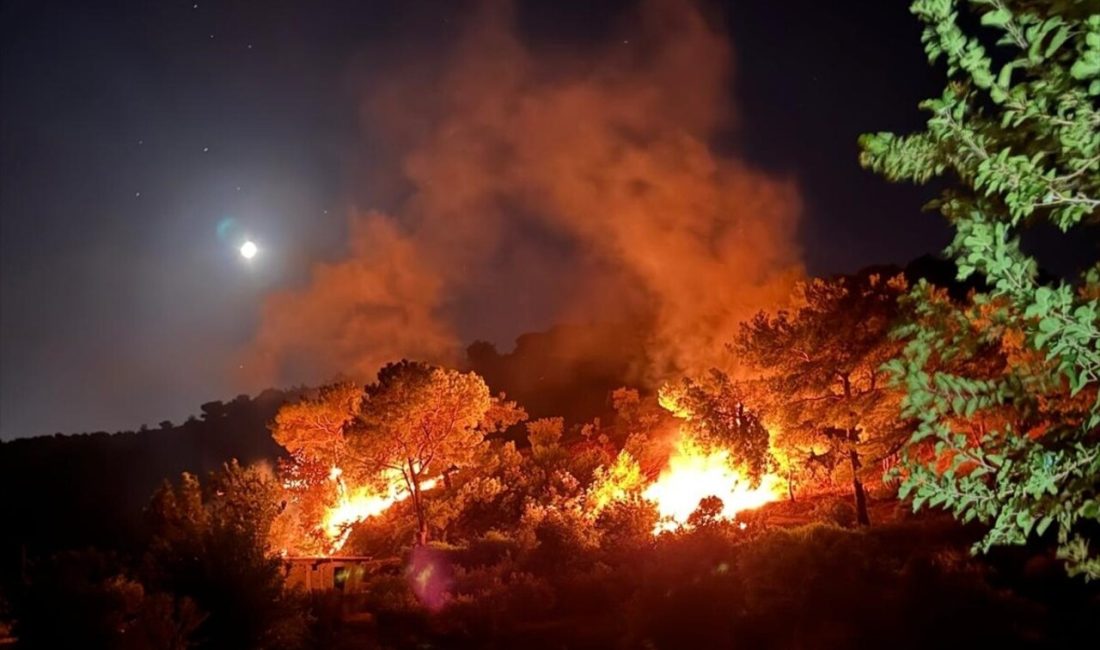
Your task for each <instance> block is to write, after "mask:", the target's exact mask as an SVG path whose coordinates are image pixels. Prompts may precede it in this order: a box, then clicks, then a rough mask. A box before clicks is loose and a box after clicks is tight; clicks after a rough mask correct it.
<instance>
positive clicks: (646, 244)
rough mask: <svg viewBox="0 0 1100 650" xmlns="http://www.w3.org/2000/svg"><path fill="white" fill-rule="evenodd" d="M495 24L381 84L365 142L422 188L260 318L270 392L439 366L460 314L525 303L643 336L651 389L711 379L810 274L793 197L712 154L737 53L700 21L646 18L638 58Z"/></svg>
mask: <svg viewBox="0 0 1100 650" xmlns="http://www.w3.org/2000/svg"><path fill="white" fill-rule="evenodd" d="M501 6H502V5H501V3H491V4H488V5H487V6H486V7H485V8H483V10H482V11H480V12H478V13H477V14H476V15H475V16H474V17H473V18H472V19H471V22H470V24H469V26H468V29H467V30H466V32H465V35H464V37H463V38H462V39H460V41H459V43H458V45H457V46H456V48H455V51H454V53H453V55H452V56H451V57H449V58H448V61H449V64H448V66H449V67H448V69H446V70H445V71H444V72H443V74H442V75H441V76H440V75H433V76H432V82H431V83H430V84H428V83H418V82H416V81H410V79H417V78H420V77H418V76H417V75H402V76H401V78H399V79H388V80H381V81H378V82H376V83H374V84H372V85H371V88H370V91H369V92H370V93H371V94H370V96H369V99H368V102H367V107H368V108H367V111H366V113H367V116H368V121H369V126H370V128H372V129H375V130H378V131H380V132H382V133H386V134H389V140H388V142H387V145H388V146H387V150H396V151H400V152H403V155H402V159H401V164H400V166H401V170H402V173H403V175H404V181H405V182H407V184H408V187H409V188H410V189H411V192H409V193H408V198H407V200H406V201H405V202H404V203H403V205H402V206H401V207H400V208H399V209H397V210H395V211H394V213H393V214H390V215H382V214H378V213H372V214H369V215H367V216H356V217H353V218H352V226H351V231H352V241H351V244H350V247H349V251H348V257H347V258H346V259H345V260H343V261H341V262H337V263H334V264H324V265H318V267H317V268H316V269H315V270H314V273H313V275H312V278H311V281H310V282H309V284H308V285H307V286H305V287H304V288H302V289H301V290H294V291H287V292H283V293H279V294H277V295H274V296H272V297H271V298H270V299H269V300H268V302H267V305H266V307H265V309H264V312H263V318H262V323H261V326H260V329H259V333H258V335H257V338H256V340H255V343H254V346H253V353H254V354H255V355H256V356H257V357H259V358H258V359H257V360H258V361H260V362H262V363H263V364H264V368H265V369H266V371H267V374H268V377H266V379H268V380H269V381H270V380H274V381H283V382H286V381H303V380H305V381H310V380H316V379H322V378H326V377H328V376H331V375H333V374H336V373H354V374H356V375H360V376H369V374H370V373H371V372H373V371H374V370H375V369H377V367H378V365H380V364H381V363H382V362H384V361H386V360H389V359H394V358H399V357H402V356H415V357H421V358H429V359H441V358H442V357H445V356H446V355H447V354H449V353H451V352H452V351H453V350H455V349H456V342H457V341H458V339H459V338H460V337H459V336H457V335H456V327H457V326H458V324H459V323H458V320H460V319H459V318H458V316H456V314H457V315H461V314H463V306H464V305H467V306H468V305H471V304H476V305H477V306H478V308H477V309H466V311H467V312H470V311H472V312H474V313H473V314H472V315H470V314H466V316H467V317H469V318H472V319H473V320H474V321H475V322H474V323H473V325H472V326H470V325H469V324H468V323H463V325H464V327H467V328H468V329H471V330H473V331H485V330H487V329H490V328H491V326H492V324H493V323H487V322H485V321H486V320H487V319H491V320H493V322H498V321H501V320H504V321H506V322H507V323H509V324H513V323H516V319H517V317H516V314H517V313H521V312H522V313H526V311H524V310H529V308H530V305H529V303H530V302H531V301H536V302H537V301H543V302H544V304H547V305H551V304H552V307H553V311H554V313H555V314H556V316H557V317H558V318H560V319H567V320H568V319H573V320H576V319H580V320H592V319H594V318H597V319H598V318H608V319H611V320H621V319H623V318H624V317H628V318H633V319H635V320H636V321H637V322H638V323H639V328H645V331H646V332H647V338H648V340H649V346H648V347H649V348H650V350H651V354H650V357H651V359H652V361H653V363H654V366H655V368H657V369H659V370H658V374H664V373H666V372H669V371H674V370H687V369H693V368H702V367H709V366H711V365H714V363H715V359H716V355H720V354H721V353H722V344H723V343H724V342H725V341H726V340H728V338H729V336H730V335H731V333H732V332H734V331H735V326H736V323H737V322H738V321H739V320H741V319H742V318H744V317H746V316H748V315H750V314H751V313H753V312H754V311H756V310H757V309H759V308H761V307H764V306H769V305H771V304H774V302H775V301H776V300H777V299H778V298H779V297H780V296H783V295H786V293H787V289H788V288H789V284H790V282H791V281H792V280H793V279H794V278H796V277H797V276H798V275H800V273H801V267H800V264H799V256H798V251H797V248H796V246H795V244H794V237H795V225H796V216H797V212H798V203H799V202H798V197H797V193H796V191H795V188H794V187H793V186H792V184H791V183H789V182H785V181H779V180H776V179H773V178H770V177H768V176H766V175H764V174H763V173H761V172H759V171H756V170H753V169H752V168H750V167H749V166H748V165H746V164H745V163H744V162H742V161H739V160H736V159H734V158H731V157H727V156H719V155H716V154H715V153H714V151H713V150H712V142H713V141H714V140H715V139H716V138H717V137H718V136H719V135H720V134H723V133H724V132H726V130H727V129H728V127H730V125H731V123H732V122H731V117H732V116H731V115H730V111H729V81H730V60H731V52H730V47H729V43H728V42H727V39H726V37H725V36H724V35H722V34H720V33H718V32H716V31H715V30H714V29H713V28H712V27H711V26H709V25H708V24H707V22H706V21H705V20H704V18H703V17H702V16H701V15H700V14H699V13H698V12H697V11H696V10H695V9H694V8H693V6H692V5H690V4H688V3H685V2H675V1H672V0H653V1H649V2H644V3H643V4H642V6H641V8H640V10H639V11H638V14H637V16H635V17H634V18H633V19H632V20H631V21H629V24H628V25H627V26H626V29H625V32H624V33H626V34H628V35H629V38H628V39H626V40H628V41H629V43H623V40H624V39H622V38H620V39H610V43H611V44H610V45H608V46H605V47H603V48H602V49H600V50H594V49H589V50H587V51H585V52H583V53H581V54H576V55H574V56H565V57H563V56H562V55H561V53H560V52H555V53H553V54H552V55H551V54H547V53H546V52H542V51H537V50H534V49H533V48H531V47H528V46H525V45H524V43H522V42H521V40H520V38H519V36H518V35H517V30H516V29H515V27H514V21H513V17H512V15H511V12H510V11H509V9H508V8H507V7H506V6H505V8H503V9H502V8H501ZM531 233H535V234H533V235H532V234H531ZM550 239H553V240H554V241H557V242H562V243H563V244H562V245H563V246H564V247H565V248H567V249H568V252H567V253H566V254H565V257H561V256H560V255H557V254H554V253H548V252H547V250H546V246H545V245H544V244H540V242H544V241H545V240H550ZM555 291H556V292H557V294H556V295H551V294H554V292H555ZM486 294H491V295H492V299H491V300H486V299H485V296H486ZM547 301H550V302H547ZM486 303H491V305H490V306H489V307H486V308H482V306H483V305H485V304H486ZM479 317H480V318H481V319H482V320H481V321H478V320H477V319H478V318H479ZM549 324H550V323H545V325H549ZM514 326H516V327H519V325H518V324H517V325H514ZM519 333H520V332H519V331H516V332H515V334H519ZM255 361H256V360H254V361H253V362H254V363H255Z"/></svg>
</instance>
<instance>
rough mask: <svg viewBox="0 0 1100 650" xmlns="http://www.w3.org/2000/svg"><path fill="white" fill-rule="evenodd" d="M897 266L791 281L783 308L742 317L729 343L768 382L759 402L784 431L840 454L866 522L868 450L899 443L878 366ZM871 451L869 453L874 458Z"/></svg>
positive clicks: (886, 347) (887, 343) (892, 400)
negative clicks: (790, 303)
mask: <svg viewBox="0 0 1100 650" xmlns="http://www.w3.org/2000/svg"><path fill="white" fill-rule="evenodd" d="M905 287H906V282H905V278H904V277H903V276H901V275H898V276H894V277H886V276H884V275H881V274H878V273H873V272H872V273H866V274H863V275H858V276H840V277H837V278H834V279H831V280H823V279H814V280H812V281H810V282H807V283H804V284H802V285H800V286H799V288H798V289H797V291H796V295H795V303H796V304H797V305H798V306H797V307H796V308H795V309H793V310H790V311H785V310H784V311H778V312H776V313H774V314H769V313H766V312H761V313H759V314H757V315H756V317H754V318H753V319H752V320H751V321H750V322H748V323H744V324H742V326H741V331H740V332H739V334H738V336H737V339H736V341H735V342H734V343H733V345H732V347H733V350H734V351H735V352H736V353H737V354H738V355H739V358H740V359H741V361H742V362H743V363H745V364H746V365H748V366H749V367H751V368H753V369H755V370H756V371H757V372H758V373H760V376H761V377H762V381H763V383H764V385H765V386H766V387H767V389H766V390H765V391H764V392H763V394H764V397H763V398H762V408H763V409H764V410H765V411H766V412H767V413H768V414H769V416H770V417H771V418H772V419H774V420H775V421H776V423H777V425H778V428H779V429H780V430H781V431H783V432H784V434H785V435H786V436H788V437H789V436H797V435H802V436H811V437H815V438H817V439H819V440H823V441H826V442H828V443H829V444H830V445H837V446H838V447H839V448H840V449H841V450H842V451H843V453H844V455H846V456H847V457H848V460H849V464H850V468H851V474H852V489H853V492H854V498H855V502H856V511H857V516H858V518H859V521H860V523H863V524H867V523H869V521H870V519H869V517H868V514H867V504H866V496H865V494H864V489H863V480H862V478H861V474H862V468H863V466H864V464H865V462H866V456H867V455H870V454H874V455H877V456H879V457H882V456H885V455H887V454H889V453H891V452H892V451H896V448H897V447H898V446H900V445H899V444H898V441H899V439H903V438H901V437H900V435H899V434H900V431H901V430H903V429H902V428H901V427H902V426H903V423H901V422H899V420H898V418H897V404H898V399H897V391H895V390H891V389H890V388H889V387H888V386H887V384H886V381H885V377H884V376H883V373H882V372H881V370H880V367H881V366H882V364H883V363H884V362H885V361H887V360H889V359H891V358H892V357H893V356H894V355H896V354H897V352H898V349H899V345H898V344H897V343H896V342H895V341H893V340H892V339H891V338H890V336H889V334H890V330H891V328H893V327H894V325H895V324H896V323H897V319H898V309H899V308H898V298H899V296H900V295H901V294H902V292H903V291H904V289H905ZM876 460H877V459H876Z"/></svg>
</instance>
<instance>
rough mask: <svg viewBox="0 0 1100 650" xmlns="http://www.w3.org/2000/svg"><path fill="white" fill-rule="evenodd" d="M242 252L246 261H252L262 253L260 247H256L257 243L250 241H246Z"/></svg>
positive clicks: (242, 246)
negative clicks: (257, 254)
mask: <svg viewBox="0 0 1100 650" xmlns="http://www.w3.org/2000/svg"><path fill="white" fill-rule="evenodd" d="M240 250H241V257H243V258H245V259H246V260H250V259H252V258H253V257H256V253H259V252H260V247H259V246H257V245H256V242H254V241H252V240H251V239H250V240H248V241H246V242H245V243H243V244H241V249H240Z"/></svg>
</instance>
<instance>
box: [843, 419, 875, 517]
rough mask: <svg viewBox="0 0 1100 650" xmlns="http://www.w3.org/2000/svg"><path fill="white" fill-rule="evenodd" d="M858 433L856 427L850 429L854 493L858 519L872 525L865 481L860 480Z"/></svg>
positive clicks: (849, 443) (860, 464)
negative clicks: (857, 448) (857, 449)
mask: <svg viewBox="0 0 1100 650" xmlns="http://www.w3.org/2000/svg"><path fill="white" fill-rule="evenodd" d="M858 437H859V436H858V434H857V433H856V432H855V429H848V461H849V462H850V463H851V464H852V494H853V495H854V496H855V500H856V521H857V522H858V523H859V525H860V526H870V525H871V517H870V515H868V514H867V493H866V492H864V491H863V481H861V480H859V468H860V467H862V463H860V461H859V452H858V451H856V442H857V441H858Z"/></svg>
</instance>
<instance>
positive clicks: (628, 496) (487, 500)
mask: <svg viewBox="0 0 1100 650" xmlns="http://www.w3.org/2000/svg"><path fill="white" fill-rule="evenodd" d="M401 373H406V374H408V373H411V374H412V375H415V376H416V377H418V378H419V379H423V378H424V377H427V376H430V377H434V378H435V380H434V381H435V383H434V384H432V385H433V386H435V387H436V388H439V387H440V386H445V385H452V386H453V385H457V383H460V379H461V378H462V377H464V376H463V375H461V374H460V373H455V372H453V371H442V370H434V371H433V370H430V369H429V368H428V367H426V366H416V365H405V366H401ZM397 374H400V373H396V372H394V373H390V374H389V375H388V376H390V377H393V376H395V375H397ZM466 377H474V378H476V376H475V375H467V376H466ZM424 381H428V383H425V384H423V387H426V386H427V385H428V384H429V383H431V381H429V380H424ZM462 381H465V380H462ZM478 382H480V380H479V379H475V380H474V383H473V384H471V385H472V386H473V387H474V391H475V393H476V392H478V390H479V388H478ZM397 383H398V384H399V388H398V390H399V391H400V395H399V397H400V399H402V400H405V401H403V402H402V404H403V406H402V408H403V409H406V410H407V411H408V412H407V414H406V415H400V414H394V413H392V412H391V413H390V416H391V417H397V418H398V419H401V420H406V424H407V426H408V429H406V430H405V432H406V433H405V434H404V435H412V436H414V438H415V439H414V440H410V441H406V442H405V443H400V442H392V441H391V443H390V444H387V445H384V446H387V447H391V448H392V449H391V451H396V449H397V448H400V449H401V451H400V453H401V454H405V453H409V452H410V451H416V452H417V453H419V454H420V459H419V460H418V459H414V458H411V457H404V456H401V457H397V456H393V455H392V454H391V455H389V456H386V457H385V459H384V460H382V461H380V462H379V463H378V464H377V465H375V467H376V469H375V471H373V472H370V471H366V472H365V471H363V470H362V469H361V467H362V466H361V465H360V470H359V471H357V472H350V473H349V472H346V471H345V469H344V468H343V467H340V466H338V465H333V466H331V467H330V468H329V469H328V471H327V473H320V472H317V471H316V470H314V471H312V472H311V471H310V469H309V464H310V463H311V462H316V460H317V455H316V454H317V452H316V449H317V445H316V444H315V443H317V442H318V441H319V439H323V440H324V441H325V442H324V444H322V445H320V448H321V449H323V450H326V451H328V450H334V449H338V450H342V451H340V452H338V455H339V456H342V457H343V458H344V459H345V460H346V461H347V462H350V463H352V464H355V463H356V461H355V460H354V459H355V458H356V452H355V451H354V450H355V449H361V448H363V443H362V441H361V440H360V438H361V437H363V436H372V435H375V433H374V432H371V431H366V430H363V429H359V428H357V425H356V424H355V423H356V422H360V421H362V420H363V419H365V418H367V417H369V416H366V415H364V414H363V413H362V412H360V413H358V414H353V413H345V414H344V415H342V416H340V415H337V416H336V417H335V419H332V418H331V417H328V416H333V415H334V411H333V409H334V408H336V407H338V406H340V405H341V404H342V405H343V406H345V407H346V406H348V405H355V407H356V408H358V409H362V410H363V411H366V410H369V409H371V408H373V407H375V405H377V404H380V403H384V402H385V401H386V400H387V399H390V397H389V396H388V395H387V393H388V391H390V390H393V387H392V386H391V387H384V386H382V385H378V384H376V385H374V386H372V387H368V389H367V390H368V393H369V394H368V395H367V396H366V397H364V398H362V399H351V400H349V399H348V397H349V392H350V391H353V390H355V389H354V388H353V387H351V386H350V385H346V386H343V387H336V388H332V389H329V390H327V391H324V392H322V393H321V394H320V396H319V397H318V398H317V399H315V400H313V401H307V402H305V403H301V404H296V405H291V406H288V407H286V413H284V414H283V416H282V417H281V418H279V419H278V422H279V426H280V427H281V428H279V429H277V436H278V437H279V439H281V440H284V441H293V443H292V444H294V445H296V448H295V450H296V452H297V455H296V456H295V457H294V459H293V460H292V461H291V462H290V463H288V464H286V465H285V466H284V468H283V474H284V478H283V482H282V485H283V489H284V490H285V493H286V499H285V504H286V507H285V510H284V511H283V513H282V514H281V515H280V516H281V518H282V520H283V521H281V522H280V524H278V525H276V527H275V529H274V530H275V533H274V536H273V539H272V542H271V543H272V545H274V546H275V547H276V548H277V549H279V551H280V552H281V553H282V554H283V555H301V554H308V555H329V554H334V553H338V552H340V551H342V550H343V549H344V548H345V545H346V544H347V542H348V540H349V538H350V536H351V534H352V532H353V531H354V530H355V528H356V527H357V526H359V525H360V524H363V523H364V522H368V520H374V519H380V520H385V525H386V526H390V527H393V528H395V529H399V528H402V527H406V526H408V525H409V524H410V523H411V522H412V520H413V519H414V518H415V519H418V520H420V524H419V525H420V531H421V542H423V541H424V540H425V539H427V535H428V531H429V530H433V529H434V530H436V531H437V532H443V533H444V534H445V532H446V530H447V528H446V524H444V525H442V526H441V525H440V522H439V521H438V520H437V518H439V517H441V514H440V513H442V516H443V517H450V518H451V519H452V522H455V521H459V520H462V519H463V518H464V517H465V516H467V515H466V513H465V512H463V511H466V510H471V509H473V510H476V509H477V508H478V507H482V508H483V509H484V508H487V507H492V506H493V505H496V506H504V505H505V504H507V503H508V502H509V501H511V502H513V503H514V502H516V501H517V500H518V501H519V503H518V505H520V506H521V508H520V511H519V512H520V520H522V519H523V517H525V516H534V517H546V516H548V513H552V512H555V511H557V512H560V511H563V510H564V511H565V512H569V513H571V515H570V516H573V517H575V518H576V519H577V520H578V521H587V522H588V525H594V524H596V523H597V522H598V520H599V518H600V517H601V516H604V515H606V513H607V512H608V511H609V510H612V509H614V508H616V507H632V506H631V504H641V503H644V504H648V506H647V507H651V508H652V511H653V513H654V520H653V522H652V524H651V528H652V534H654V535H658V534H660V533H662V532H668V531H674V530H682V529H690V528H692V527H694V526H695V525H696V524H697V523H698V522H697V520H696V519H695V518H694V517H695V516H702V517H704V519H706V520H708V521H734V520H735V519H736V518H737V515H738V513H740V512H743V511H745V510H749V509H753V508H757V507H759V506H761V505H764V504H765V503H768V502H770V501H774V500H776V499H778V498H780V495H781V487H782V486H781V484H780V483H781V482H780V480H779V479H778V478H777V477H775V476H774V475H771V474H763V475H762V476H761V477H759V479H758V480H757V481H755V482H754V481H753V480H751V478H750V476H749V473H748V472H747V471H746V467H745V466H744V465H743V463H741V462H740V461H739V460H738V459H737V458H736V456H735V454H734V453H733V451H732V450H731V449H730V448H727V447H724V446H722V445H720V444H716V443H714V442H713V440H711V441H706V442H704V441H702V440H700V439H697V437H696V436H695V435H694V434H693V433H692V432H691V430H690V426H689V425H687V424H681V425H675V424H674V423H673V422H671V421H661V420H662V418H658V419H650V420H649V422H650V424H651V427H650V430H649V431H648V432H645V433H641V432H639V433H636V434H635V435H633V436H631V438H630V441H629V442H628V443H627V447H629V449H628V448H621V449H618V451H614V449H615V447H616V445H614V443H612V442H611V439H610V437H609V436H608V433H609V432H612V431H613V429H607V430H606V431H597V430H596V429H595V428H594V427H590V428H589V429H587V430H586V431H585V432H584V437H586V438H587V439H588V440H587V441H584V440H582V441H579V442H575V443H570V444H564V443H563V442H562V435H563V426H564V425H563V422H562V420H560V419H548V420H537V421H533V422H529V423H528V424H527V429H528V445H529V446H528V449H527V451H523V452H520V451H518V450H517V449H516V447H515V446H514V445H512V444H511V443H508V444H500V443H499V442H498V443H495V444H494V443H487V442H478V438H480V437H481V436H483V435H485V432H486V429H481V428H479V427H481V426H484V422H482V423H480V424H473V423H475V420H474V419H472V418H471V419H470V420H469V422H470V423H472V426H471V428H470V429H469V430H468V431H469V432H470V433H472V434H473V435H472V436H471V437H470V438H469V439H468V441H467V442H468V444H473V445H474V446H477V447H480V450H479V451H478V452H477V453H475V454H472V455H467V456H466V459H467V460H466V462H465V463H463V465H462V466H458V465H455V464H452V465H450V466H447V465H445V464H441V463H434V461H435V460H436V459H437V455H438V454H443V453H447V451H446V450H445V449H443V447H449V446H452V445H453V443H454V441H449V440H447V438H448V437H451V436H455V435H460V436H461V435H468V434H465V433H463V432H461V431H456V429H455V428H454V427H453V426H452V422H453V416H454V414H455V413H456V410H455V409H457V408H459V405H458V403H457V402H449V401H448V398H447V397H446V396H445V395H444V396H441V395H440V394H439V393H437V392H430V393H429V392H420V393H416V394H418V395H419V396H420V397H419V398H415V397H414V398H412V400H413V401H408V399H409V392H408V390H409V388H410V386H409V384H410V383H413V382H412V381H410V379H409V378H408V377H404V378H401V379H399V380H397ZM481 386H483V384H481ZM444 392H448V390H447V389H444ZM450 392H451V393H452V396H453V397H454V398H457V397H458V395H457V393H455V392H454V391H453V390H452V391H450ZM372 402H373V403H372ZM487 404H488V403H487ZM494 404H495V406H494V407H492V408H496V409H501V408H504V409H505V410H510V411H511V415H509V416H507V417H506V418H505V420H503V421H504V422H513V423H515V422H517V421H518V420H519V418H521V417H522V415H521V414H519V412H518V411H517V410H516V409H515V408H514V406H508V405H507V403H505V402H503V401H500V400H498V401H496V402H494ZM487 412H488V410H487ZM487 412H486V413H487ZM678 415H679V417H681V418H682V417H684V412H683V411H681V412H680V413H679V414H678ZM484 416H485V414H483V415H482V416H481V417H484ZM497 417H500V414H499V413H498V415H497ZM326 422H327V423H329V424H331V423H332V422H343V423H344V424H342V425H340V428H339V430H338V431H331V430H328V429H326V428H325V427H326V426H327V425H326V424H325V423H326ZM319 425H320V429H318V428H316V427H318V426H319ZM669 425H672V430H673V432H674V433H672V434H671V435H673V439H672V440H671V441H665V440H663V438H665V437H667V435H668V434H664V433H662V431H663V430H665V429H668V428H669ZM597 426H598V425H597ZM288 427H295V428H294V429H293V430H288ZM310 427H314V428H313V429H312V430H311V429H310ZM314 435H316V436H318V437H317V438H315V437H313V436H314ZM310 447H312V448H313V449H314V451H313V452H310V453H305V452H303V451H302V450H304V449H307V448H310ZM662 450H663V451H662ZM386 453H390V452H389V451H388V452H386ZM636 454H637V455H643V454H645V455H649V456H653V454H659V455H660V454H663V457H662V458H661V460H660V470H659V472H657V473H655V474H653V475H647V474H646V473H644V472H642V471H641V466H640V464H639V461H638V458H636V457H635V455H636ZM452 460H453V459H452ZM433 463H434V464H433ZM594 463H595V467H592V468H591V469H586V467H591V466H592V464H594ZM310 475H312V476H313V478H312V479H310V478H306V477H308V476H310ZM586 477H587V478H586ZM532 479H537V480H536V481H532ZM515 481H519V482H520V484H521V485H522V483H523V482H524V481H529V482H531V483H530V484H529V485H526V486H523V488H524V489H517V487H519V486H517V485H513V484H512V483H513V482H515ZM513 491H514V492H516V494H510V493H511V492H513ZM501 510H502V512H500V513H490V514H489V516H491V517H494V518H498V517H500V516H507V513H508V512H509V511H512V510H513V509H512V507H508V506H505V507H502V508H501ZM398 511H399V512H398ZM697 511H699V512H698V513H697ZM532 513H534V514H532ZM403 522H404V523H403ZM505 523H507V524H508V525H514V524H515V523H517V522H515V521H512V522H505Z"/></svg>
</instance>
